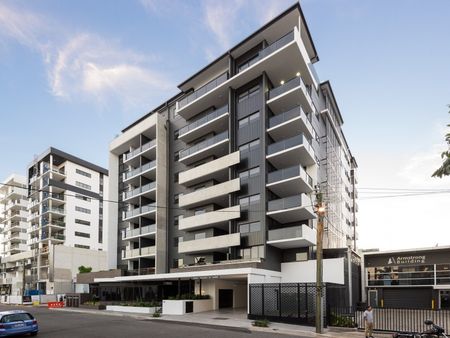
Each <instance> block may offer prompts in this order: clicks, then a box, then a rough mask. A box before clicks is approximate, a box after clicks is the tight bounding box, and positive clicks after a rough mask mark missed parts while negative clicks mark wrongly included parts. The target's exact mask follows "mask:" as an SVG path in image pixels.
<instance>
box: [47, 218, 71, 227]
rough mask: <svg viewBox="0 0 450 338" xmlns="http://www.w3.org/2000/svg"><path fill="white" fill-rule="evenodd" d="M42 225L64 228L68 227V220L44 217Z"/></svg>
mask: <svg viewBox="0 0 450 338" xmlns="http://www.w3.org/2000/svg"><path fill="white" fill-rule="evenodd" d="M42 227H53V228H57V229H64V228H65V227H66V222H64V221H62V220H57V219H52V220H48V219H44V220H43V221H42Z"/></svg>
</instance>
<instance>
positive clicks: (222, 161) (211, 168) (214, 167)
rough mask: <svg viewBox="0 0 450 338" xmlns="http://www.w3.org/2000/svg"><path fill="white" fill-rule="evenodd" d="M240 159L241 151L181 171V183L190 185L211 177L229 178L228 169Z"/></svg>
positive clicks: (223, 179) (219, 180)
mask: <svg viewBox="0 0 450 338" xmlns="http://www.w3.org/2000/svg"><path fill="white" fill-rule="evenodd" d="M240 160H241V159H240V152H239V151H235V152H234V153H231V154H228V155H225V156H222V157H219V158H218V159H215V160H213V161H210V162H208V163H205V164H202V165H199V166H197V167H194V168H192V169H189V170H186V171H183V172H181V173H180V175H179V183H180V184H184V185H188V186H189V185H194V184H197V183H200V182H204V181H208V180H210V179H215V180H216V181H218V182H223V181H225V180H227V179H228V169H229V168H230V167H231V166H233V165H236V164H238V163H239V162H240Z"/></svg>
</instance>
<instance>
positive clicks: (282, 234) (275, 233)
mask: <svg viewBox="0 0 450 338" xmlns="http://www.w3.org/2000/svg"><path fill="white" fill-rule="evenodd" d="M304 226H307V225H298V226H293V227H289V228H282V229H275V230H269V232H268V238H267V239H268V240H269V241H279V240H284V239H289V238H299V237H304V234H303V227H304Z"/></svg>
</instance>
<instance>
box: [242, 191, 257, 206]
mask: <svg viewBox="0 0 450 338" xmlns="http://www.w3.org/2000/svg"><path fill="white" fill-rule="evenodd" d="M259 199H260V195H259V194H255V195H251V196H246V197H241V198H240V199H239V204H240V205H241V206H243V207H245V206H247V205H250V204H256V203H259Z"/></svg>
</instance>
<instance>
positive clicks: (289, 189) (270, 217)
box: [96, 4, 357, 308]
mask: <svg viewBox="0 0 450 338" xmlns="http://www.w3.org/2000/svg"><path fill="white" fill-rule="evenodd" d="M318 60H319V58H318V55H317V51H316V49H315V46H314V43H313V41H312V39H311V36H310V32H309V30H308V27H307V24H306V21H305V18H304V16H303V13H302V11H301V8H300V5H299V4H295V5H293V6H292V7H290V8H289V9H287V10H286V11H285V12H283V13H281V14H280V15H279V16H278V17H277V18H275V19H273V20H272V21H271V22H269V23H268V24H266V25H265V26H263V27H262V28H260V29H259V30H258V31H256V32H255V33H253V34H252V35H250V36H249V37H247V38H246V39H244V40H243V41H242V42H240V43H239V44H237V45H236V46H234V47H233V48H231V49H230V50H229V51H227V52H226V53H224V54H223V55H222V56H220V57H219V58H218V59H216V60H214V61H213V62H211V63H210V64H208V65H207V66H206V67H205V68H203V69H201V70H200V71H199V72H197V73H195V74H194V75H192V76H191V77H189V78H188V79H187V80H185V81H183V82H182V83H181V84H180V85H179V86H178V87H179V89H180V93H179V94H177V95H176V96H174V97H173V98H171V99H170V100H168V101H167V102H164V103H162V104H161V105H160V106H159V107H157V108H156V109H154V110H152V111H151V112H150V113H149V114H147V115H145V116H143V117H142V118H141V119H139V120H138V121H136V122H135V123H133V124H131V125H130V126H128V127H127V128H125V129H124V130H123V131H122V133H121V134H120V135H119V136H118V137H117V138H116V139H114V140H113V141H112V142H111V146H110V177H109V179H110V194H109V199H110V200H115V199H118V200H119V204H118V205H117V208H115V210H114V211H113V212H111V213H109V215H108V217H109V218H108V225H109V230H108V234H107V237H108V248H110V249H111V250H112V249H113V248H115V247H116V246H117V247H118V251H117V254H118V258H117V266H118V267H120V268H122V269H123V270H124V271H125V272H126V275H131V276H123V277H115V278H109V279H108V278H103V279H102V278H99V279H96V281H97V282H99V283H100V288H101V287H102V285H103V286H104V287H105V290H108V285H111V284H109V283H117V282H121V283H122V285H124V286H126V282H134V284H133V285H134V287H136V286H137V285H138V284H136V282H138V281H139V282H140V283H141V284H140V286H139V287H142V288H145V287H147V286H148V285H147V284H146V283H158V282H159V283H162V284H164V283H163V282H165V283H166V284H165V285H168V284H170V281H178V283H180V281H182V283H183V281H184V283H185V285H188V287H186V289H189V290H190V289H191V288H192V290H196V292H200V293H202V292H205V291H204V290H207V291H206V292H210V294H211V296H212V298H213V299H214V306H215V308H217V307H219V306H220V304H222V305H223V304H228V305H229V304H231V306H234V307H236V306H239V305H242V301H240V300H242V299H244V300H245V299H246V295H247V288H246V287H247V285H248V284H249V283H270V282H277V283H280V282H302V281H309V280H310V278H311V274H313V271H314V267H313V265H312V264H310V263H311V262H313V261H314V259H315V245H316V230H315V228H316V223H317V221H316V215H315V212H314V204H315V193H316V191H319V192H321V193H323V195H324V200H325V202H326V206H327V217H326V224H325V248H327V249H336V248H348V247H352V248H355V247H356V244H355V243H356V239H357V231H356V230H355V227H356V224H357V221H356V211H357V204H356V198H357V191H356V188H355V184H356V182H357V178H356V177H357V176H356V169H357V164H356V161H355V159H354V157H353V156H352V154H351V151H350V149H349V146H348V144H347V141H346V139H345V137H344V134H343V131H342V129H341V128H342V125H343V119H342V115H341V113H340V110H339V107H338V104H337V102H336V99H335V96H334V94H333V90H332V87H331V84H330V82H328V81H326V82H320V81H319V79H318V77H317V75H316V72H315V70H314V63H316V62H317V61H318ZM341 258H342V259H341ZM114 263H115V262H114V258H113V259H112V260H111V261H110V268H113V267H115V265H114ZM333 264H337V268H332V267H331V266H332V265H333ZM325 267H326V268H327V269H329V270H330V271H334V272H330V273H325V277H326V279H327V281H329V282H335V283H341V284H344V279H345V278H344V270H345V269H344V259H343V257H334V258H333V259H331V260H330V261H329V262H328V263H326V264H325ZM133 275H139V276H138V277H136V276H133ZM347 280H350V278H347ZM167 283H168V284H167ZM115 285H116V284H115ZM181 287H182V286H181ZM179 288H180V286H179ZM221 290H222V292H221ZM224 290H225V291H226V290H228V291H227V292H225V291H224ZM230 290H231V292H230ZM114 292H115V293H114V295H115V296H117V294H120V292H117V289H116V290H115V291H114ZM123 295H124V297H125V293H123ZM225 298H227V299H228V301H227V300H225ZM230 299H231V300H232V301H231V302H230V301H229V300H230ZM244 305H245V301H244Z"/></svg>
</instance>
